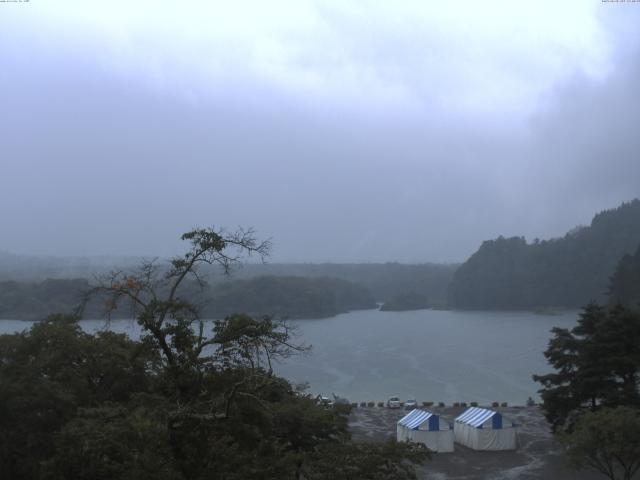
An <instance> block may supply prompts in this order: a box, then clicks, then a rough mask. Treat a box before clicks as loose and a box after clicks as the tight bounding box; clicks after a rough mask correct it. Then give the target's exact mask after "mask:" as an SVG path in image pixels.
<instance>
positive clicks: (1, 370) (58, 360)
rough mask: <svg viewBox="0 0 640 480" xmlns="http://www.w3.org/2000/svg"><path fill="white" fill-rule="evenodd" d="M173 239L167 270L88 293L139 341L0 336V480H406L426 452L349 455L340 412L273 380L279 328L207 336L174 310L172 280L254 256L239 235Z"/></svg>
mask: <svg viewBox="0 0 640 480" xmlns="http://www.w3.org/2000/svg"><path fill="white" fill-rule="evenodd" d="M183 238H184V239H186V240H189V241H190V242H191V248H190V249H189V251H188V252H187V253H186V254H185V255H184V256H182V257H176V258H174V259H173V260H172V261H171V266H170V268H168V269H163V270H162V271H158V270H157V268H156V265H155V263H154V262H148V263H145V264H143V265H142V266H141V267H140V269H139V270H137V271H135V272H133V273H130V274H125V273H123V272H113V273H112V274H110V275H108V276H106V277H105V278H103V279H102V280H101V281H100V283H99V284H98V285H97V286H96V287H95V288H94V290H93V294H95V295H100V296H101V299H103V300H106V301H107V303H106V305H107V306H108V307H109V308H110V309H115V308H117V306H118V304H121V303H123V302H125V303H129V304H130V305H131V308H132V309H133V311H134V312H135V314H136V321H137V322H138V324H139V325H140V326H141V328H142V331H143V335H142V338H141V340H140V341H132V340H130V339H128V338H127V337H126V336H124V335H116V334H113V333H110V332H101V333H98V334H96V335H90V334H87V333H85V332H83V331H82V330H81V329H80V328H79V327H78V324H77V319H78V318H77V317H74V316H69V315H58V316H52V317H49V318H48V319H47V320H46V321H44V322H42V323H38V324H35V325H33V326H32V328H31V330H29V331H27V332H23V333H20V334H14V335H3V336H0V478H2V479H5V478H6V479H11V480H23V479H25V480H26V479H49V480H58V479H60V480H62V479H69V478H73V479H86V480H89V479H92V480H93V479H98V480H100V479H104V480H106V479H127V480H129V479H131V480H133V479H160V480H165V479H166V480H168V479H171V480H186V479H189V480H200V479H202V480H204V479H225V480H241V479H242V480H244V479H249V478H250V479H265V480H266V479H315V478H318V479H319V478H352V479H359V478H363V479H365V478H367V479H368V478H376V479H377V478H391V479H399V480H400V479H409V478H414V474H413V463H415V462H421V461H422V460H424V459H425V458H426V457H427V455H426V452H424V451H419V450H418V449H417V447H415V446H406V445H401V444H396V443H395V442H390V443H388V444H384V445H369V444H358V443H354V442H351V441H350V439H349V434H348V428H347V416H348V414H349V410H350V407H349V406H342V405H340V406H336V407H335V408H325V407H323V406H321V405H318V403H317V402H316V401H315V399H313V398H311V397H310V396H309V395H306V394H304V392H302V391H300V390H299V389H296V388H293V386H292V385H291V384H290V383H289V382H288V381H286V380H285V379H283V378H279V377H277V376H276V375H274V373H273V370H272V362H273V361H276V360H278V359H281V358H286V357H288V356H289V355H292V354H295V353H298V352H304V351H306V348H305V347H304V346H299V345H296V344H294V343H292V340H293V337H292V332H291V330H290V328H289V326H288V325H287V323H286V322H284V321H277V320H273V319H271V318H269V317H262V318H257V319H256V318H253V317H251V316H249V315H246V314H236V315H231V316H229V317H227V318H225V319H224V320H219V321H216V322H215V324H214V327H213V330H212V331H211V332H206V331H205V330H204V323H203V322H201V321H200V317H199V312H198V309H197V308H195V307H194V305H193V304H192V303H190V302H188V301H186V300H184V299H183V298H181V297H180V288H179V287H180V285H181V284H182V282H183V281H185V279H187V278H191V279H193V280H194V281H195V282H196V283H198V284H201V285H203V284H202V283H201V277H200V275H199V273H198V266H199V265H201V264H218V265H220V266H222V267H223V268H225V269H226V268H228V267H229V265H230V264H231V262H233V261H235V259H236V258H238V257H237V255H238V254H242V253H247V252H249V253H251V252H254V253H257V254H260V255H262V254H264V253H265V248H264V244H258V243H257V242H255V240H254V239H253V238H252V236H251V234H250V232H242V231H240V232H236V233H234V234H231V235H224V234H223V233H222V232H216V231H213V230H210V229H204V230H195V231H193V232H190V233H189V234H186V235H185V236H184V237H183ZM328 472H333V473H331V475H334V474H335V475H334V476H327V475H326V474H328ZM340 472H348V475H347V474H346V473H340ZM340 475H342V476H340Z"/></svg>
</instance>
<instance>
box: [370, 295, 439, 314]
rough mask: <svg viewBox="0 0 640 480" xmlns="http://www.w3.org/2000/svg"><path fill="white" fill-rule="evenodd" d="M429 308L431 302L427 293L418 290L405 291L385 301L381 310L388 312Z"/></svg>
mask: <svg viewBox="0 0 640 480" xmlns="http://www.w3.org/2000/svg"><path fill="white" fill-rule="evenodd" d="M424 308H429V302H428V300H427V297H426V296H425V295H420V294H419V293H416V292H409V293H403V294H401V295H397V296H395V297H393V298H392V299H391V300H389V301H388V302H385V303H384V305H382V307H380V310H382V311H388V312H401V311H404V310H422V309H424Z"/></svg>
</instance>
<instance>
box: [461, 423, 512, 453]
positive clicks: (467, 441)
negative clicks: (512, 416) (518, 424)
mask: <svg viewBox="0 0 640 480" xmlns="http://www.w3.org/2000/svg"><path fill="white" fill-rule="evenodd" d="M453 432H454V437H455V441H456V443H459V444H461V445H464V446H466V447H469V448H472V449H474V450H515V449H516V447H517V437H516V428H515V427H512V426H511V427H506V428H504V427H503V428H498V429H493V428H492V426H491V421H488V422H486V423H485V424H484V425H482V428H477V427H473V426H471V425H468V424H466V423H461V422H455V423H454V425H453Z"/></svg>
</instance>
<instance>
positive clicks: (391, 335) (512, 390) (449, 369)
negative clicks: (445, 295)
mask: <svg viewBox="0 0 640 480" xmlns="http://www.w3.org/2000/svg"><path fill="white" fill-rule="evenodd" d="M576 321H577V313H576V312H569V313H564V314H561V315H555V316H545V315H536V314H533V313H531V312H462V311H436V310H418V311H412V312H380V311H378V310H361V311H356V312H350V313H346V314H343V315H338V316H336V317H334V318H328V319H321V320H293V321H292V322H291V323H293V324H295V325H297V326H298V334H299V338H298V341H300V342H304V343H306V344H310V345H312V347H313V348H312V352H311V353H310V354H309V355H305V356H297V357H294V358H292V359H290V360H288V361H287V362H286V363H284V364H280V365H278V366H277V367H276V370H277V372H278V373H279V374H281V375H283V376H285V377H286V378H288V379H289V380H291V381H293V382H303V381H307V382H309V384H310V391H311V392H313V393H323V394H326V395H329V394H331V393H336V394H338V395H340V396H344V397H347V398H349V399H350V400H351V401H358V402H360V401H370V400H373V401H382V400H386V399H387V398H388V397H389V396H393V395H398V396H400V397H401V398H403V399H406V398H409V397H414V398H416V399H417V400H418V401H423V400H425V401H433V402H439V401H442V402H446V403H447V404H450V403H452V402H460V401H464V402H472V401H477V402H480V403H482V404H487V403H489V402H492V401H500V402H509V403H510V404H515V405H523V404H524V403H525V401H526V400H527V398H528V397H530V396H531V397H533V398H537V393H536V392H537V390H538V389H539V385H538V384H536V383H535V382H534V381H533V380H532V379H531V375H533V374H534V373H545V372H548V371H550V367H549V366H548V365H547V363H546V359H545V358H544V356H543V354H542V352H543V351H544V350H545V349H546V347H547V343H548V341H549V338H550V332H549V331H550V330H551V328H553V327H554V326H559V327H572V326H574V325H575V324H576ZM81 324H82V327H83V328H84V329H85V330H87V331H96V330H98V329H100V328H104V321H101V320H86V321H83V322H81ZM28 327H29V323H28V322H20V321H11V320H3V321H0V333H10V332H15V331H20V330H23V329H25V328H28ZM111 328H112V329H113V330H116V331H118V332H126V333H128V334H129V335H130V336H132V337H138V336H139V334H140V330H139V327H138V325H137V324H135V323H134V322H131V321H126V320H117V321H112V322H111Z"/></svg>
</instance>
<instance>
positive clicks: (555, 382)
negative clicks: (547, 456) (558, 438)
mask: <svg viewBox="0 0 640 480" xmlns="http://www.w3.org/2000/svg"><path fill="white" fill-rule="evenodd" d="M552 332H553V338H552V339H551V340H550V342H549V347H548V348H547V350H546V351H545V356H546V357H547V359H548V361H549V363H550V364H551V365H552V366H553V367H554V369H555V370H556V371H555V373H551V374H548V375H534V380H536V381H538V382H540V383H541V384H542V386H543V388H542V390H541V391H540V393H541V396H542V400H543V409H544V411H545V415H546V417H547V419H548V420H549V421H550V422H551V424H552V426H553V428H554V429H558V428H560V427H566V428H569V429H570V428H571V422H572V419H574V418H576V416H578V415H579V414H580V413H582V412H584V411H586V410H597V409H598V408H600V407H602V406H618V405H633V406H640V394H639V392H638V378H639V375H640V348H639V347H638V346H639V345H640V312H637V311H631V310H627V309H625V308H623V307H619V306H618V307H615V308H611V309H607V308H604V307H600V306H597V305H595V304H591V305H589V306H588V307H586V308H585V309H584V311H583V312H582V313H581V314H580V319H579V320H578V325H577V326H576V327H574V328H573V329H571V330H568V329H563V328H554V329H553V330H552Z"/></svg>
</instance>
